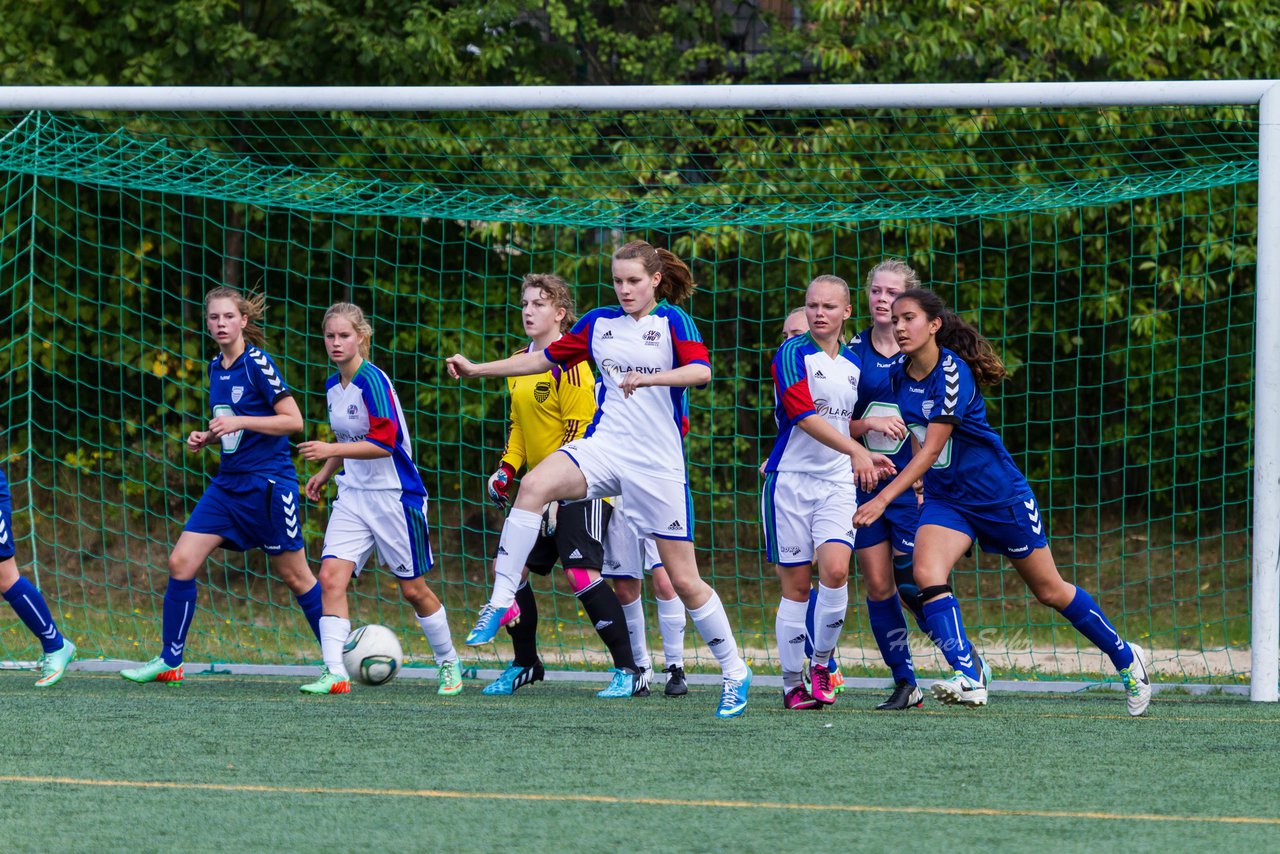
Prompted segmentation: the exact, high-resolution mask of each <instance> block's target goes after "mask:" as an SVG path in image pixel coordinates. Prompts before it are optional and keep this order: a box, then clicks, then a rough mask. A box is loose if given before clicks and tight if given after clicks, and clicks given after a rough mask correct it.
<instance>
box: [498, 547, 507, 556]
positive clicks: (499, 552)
mask: <svg viewBox="0 0 1280 854" xmlns="http://www.w3.org/2000/svg"><path fill="white" fill-rule="evenodd" d="M498 554H500V555H504V556H505V555H506V554H507V550H506V549H504V548H503V547H502V546H498Z"/></svg>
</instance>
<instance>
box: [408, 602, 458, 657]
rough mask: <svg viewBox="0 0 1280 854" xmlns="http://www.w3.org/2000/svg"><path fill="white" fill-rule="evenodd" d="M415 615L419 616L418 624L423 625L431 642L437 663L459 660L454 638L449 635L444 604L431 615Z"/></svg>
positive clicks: (423, 631) (428, 640)
mask: <svg viewBox="0 0 1280 854" xmlns="http://www.w3.org/2000/svg"><path fill="white" fill-rule="evenodd" d="M415 616H416V617H417V618H418V625H420V626H422V633H423V634H424V635H426V638H427V643H429V644H431V651H432V652H433V653H435V656H436V664H444V663H445V662H446V661H457V660H458V653H457V651H456V650H455V649H454V648H453V638H451V637H449V618H448V617H447V616H445V613H444V606H443V605H441V606H440V610H439V611H436V612H435V613H434V614H432V615H431V616H429V617H424V616H422V615H421V614H416V615H415Z"/></svg>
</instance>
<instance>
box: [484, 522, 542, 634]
mask: <svg viewBox="0 0 1280 854" xmlns="http://www.w3.org/2000/svg"><path fill="white" fill-rule="evenodd" d="M541 527H542V514H541V513H531V512H529V511H528V510H521V509H520V508H518V507H512V508H511V512H510V513H509V514H507V521H506V522H504V523H503V525H502V538H501V539H499V540H498V556H497V557H495V558H494V559H493V595H492V596H490V597H489V604H490V605H492V606H493V607H495V608H499V609H502V610H506V609H507V608H510V607H511V606H512V605H513V604H514V603H515V601H516V588H517V587H519V586H520V576H521V575H522V574H523V573H524V562H525V561H526V560H528V559H529V552H531V551H533V544H534V543H536V542H537V541H538V529H539V528H541Z"/></svg>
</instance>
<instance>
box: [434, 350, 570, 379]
mask: <svg viewBox="0 0 1280 854" xmlns="http://www.w3.org/2000/svg"><path fill="white" fill-rule="evenodd" d="M444 363H445V367H446V368H448V370H449V376H451V377H453V378H454V379H456V380H457V379H463V378H466V377H527V376H529V375H530V374H541V373H545V372H547V371H549V370H551V367H552V363H551V361H550V360H548V359H547V357H546V354H544V353H543V352H542V351H541V350H535V351H533V352H532V353H517V354H516V355H514V356H509V357H507V358H505V359H498V360H497V361H496V362H480V363H479V364H477V363H475V362H473V361H471V360H470V359H468V358H467V357H466V356H464V355H462V354H461V353H454V354H453V355H452V356H450V357H449V358H447V359H445V360H444Z"/></svg>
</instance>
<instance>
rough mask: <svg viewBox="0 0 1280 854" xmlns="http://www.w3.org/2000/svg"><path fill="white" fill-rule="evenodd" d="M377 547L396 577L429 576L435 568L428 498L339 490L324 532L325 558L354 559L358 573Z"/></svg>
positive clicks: (388, 491) (383, 491)
mask: <svg viewBox="0 0 1280 854" xmlns="http://www.w3.org/2000/svg"><path fill="white" fill-rule="evenodd" d="M375 547H376V548H377V549H378V557H379V558H380V559H381V560H382V562H383V563H384V564H386V566H387V568H388V569H390V570H391V572H392V574H393V575H395V576H396V577H397V578H417V577H418V576H420V575H425V574H426V572H427V570H429V569H431V567H432V566H433V565H434V564H435V558H434V557H433V556H432V554H431V537H430V536H428V534H427V499H426V498H424V497H423V496H421V495H405V494H404V493H403V492H400V491H399V490H394V489H341V490H339V491H338V500H337V501H336V502H334V505H333V509H332V510H331V511H330V513H329V526H328V527H327V528H326V529H325V532H324V552H323V553H322V559H323V558H328V557H336V558H338V559H339V560H349V561H351V562H352V563H354V564H355V565H356V569H355V574H356V575H359V574H360V570H361V569H363V568H364V564H365V561H367V560H368V559H369V555H370V554H372V553H373V550H374V548H375Z"/></svg>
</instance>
